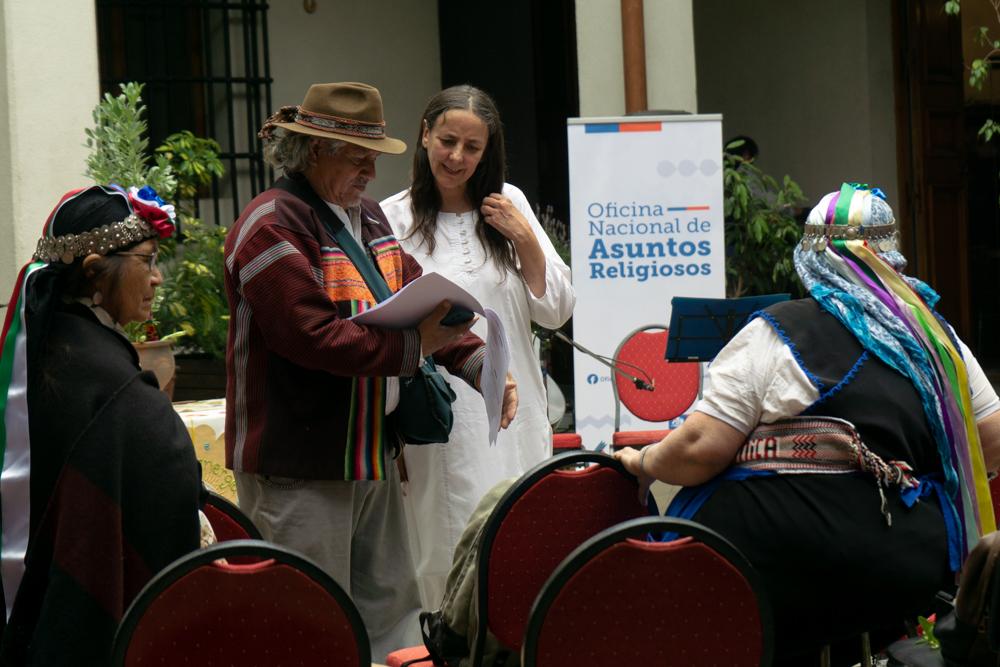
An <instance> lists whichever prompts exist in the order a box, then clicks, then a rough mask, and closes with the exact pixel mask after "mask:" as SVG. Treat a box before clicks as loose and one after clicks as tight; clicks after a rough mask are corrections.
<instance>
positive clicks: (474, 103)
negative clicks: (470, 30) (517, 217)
mask: <svg viewBox="0 0 1000 667" xmlns="http://www.w3.org/2000/svg"><path fill="white" fill-rule="evenodd" d="M452 109H464V110H465V111H471V112H472V113H474V114H475V115H476V116H477V117H478V118H479V119H480V120H481V121H483V123H484V124H485V125H486V130H487V132H488V135H487V140H486V148H485V150H484V151H483V157H482V159H481V160H480V161H479V164H478V165H477V166H476V171H475V172H474V173H473V174H472V176H470V177H469V180H468V181H467V182H466V184H465V192H466V194H467V195H468V196H469V200H470V201H471V202H472V204H473V206H475V215H476V236H478V237H479V240H480V241H481V242H482V244H483V247H484V248H485V249H486V255H487V257H491V258H493V260H494V261H495V262H496V263H497V265H498V266H499V267H500V268H502V269H504V270H506V271H508V272H515V271H517V262H516V259H515V254H514V244H513V243H511V241H510V239H508V238H507V237H506V236H504V235H503V234H501V233H500V232H499V231H497V230H496V229H494V228H493V227H492V226H490V225H489V224H487V222H486V220H484V219H483V214H482V212H481V211H480V210H479V206H480V205H481V204H482V201H483V199H484V198H485V197H486V196H488V195H491V194H493V193H494V192H500V191H501V190H502V189H503V183H504V180H505V178H506V175H507V153H506V149H505V148H504V140H503V125H502V124H501V123H500V113H499V112H498V111H497V105H496V103H494V102H493V98H491V97H490V96H489V95H488V94H486V93H485V92H484V91H482V90H480V89H479V88H476V87H474V86H468V85H464V86H452V87H451V88H445V89H444V90H442V91H441V92H440V93H438V94H437V95H435V96H434V97H432V98H431V99H430V100H429V101H428V102H427V108H426V109H424V113H423V115H422V116H421V117H420V129H419V130H418V132H417V141H416V147H415V148H414V151H413V182H412V184H411V185H410V209H411V211H412V212H413V223H414V224H413V229H412V230H411V231H410V234H409V236H414V235H417V236H418V237H419V238H420V239H422V240H423V242H424V243H425V244H426V245H427V252H428V253H429V254H433V253H434V245H435V243H434V229H435V228H436V227H437V215H438V212H439V211H440V210H441V194H440V193H439V192H438V189H437V185H436V184H435V183H434V175H433V174H431V165H430V160H429V158H428V157H427V149H426V148H424V146H423V141H422V139H423V135H424V128H425V127H426V128H427V130H428V131H430V130H431V129H433V128H434V124H435V123H437V120H438V118H439V117H440V116H441V114H443V113H444V112H445V111H450V110H452Z"/></svg>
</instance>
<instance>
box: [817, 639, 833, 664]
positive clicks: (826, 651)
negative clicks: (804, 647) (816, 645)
mask: <svg viewBox="0 0 1000 667" xmlns="http://www.w3.org/2000/svg"><path fill="white" fill-rule="evenodd" d="M819 667H830V645H829V644H827V645H826V646H824V647H823V649H822V650H821V651H820V652H819Z"/></svg>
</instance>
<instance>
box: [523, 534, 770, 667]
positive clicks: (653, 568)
mask: <svg viewBox="0 0 1000 667" xmlns="http://www.w3.org/2000/svg"><path fill="white" fill-rule="evenodd" d="M762 652H763V634H762V629H761V626H760V620H759V618H758V616H757V603H756V598H755V596H754V593H753V589H751V588H750V585H749V583H748V582H747V581H746V579H745V578H744V577H743V575H742V574H741V573H740V572H739V570H737V569H736V568H735V567H733V566H732V565H731V564H730V563H729V562H728V561H727V560H725V559H724V558H722V557H721V556H719V555H718V554H717V553H716V552H715V551H713V550H712V549H711V548H709V547H707V546H706V545H704V544H702V543H700V542H692V541H691V540H690V538H685V539H682V540H677V541H676V542H668V543H651V542H641V541H637V540H626V541H624V542H620V543H618V544H615V545H612V546H611V547H609V548H608V549H606V550H605V551H603V552H602V553H601V554H599V555H598V556H596V557H595V558H593V559H591V560H590V561H588V562H587V563H586V564H585V565H584V566H583V567H581V568H580V570H578V571H577V572H576V573H575V574H574V575H573V576H572V577H570V579H569V580H568V581H567V582H566V585H565V586H564V587H563V588H562V590H561V591H559V593H558V594H557V595H556V598H555V600H553V602H552V606H551V607H550V608H549V610H548V613H547V614H546V615H545V621H544V622H543V624H542V627H541V629H540V633H539V643H538V653H537V657H538V664H541V665H546V667H561V666H562V665H567V666H568V665H574V666H576V665H665V666H666V665H677V666H678V667H679V666H681V665H684V666H685V667H687V666H688V665H727V666H729V665H731V666H733V667H743V666H746V667H750V666H751V665H752V666H754V667H756V666H757V665H759V664H760V658H761V654H762Z"/></svg>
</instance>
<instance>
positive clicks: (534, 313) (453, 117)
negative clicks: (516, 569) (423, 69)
mask: <svg viewBox="0 0 1000 667" xmlns="http://www.w3.org/2000/svg"><path fill="white" fill-rule="evenodd" d="M505 172H506V157H505V151H504V139H503V128H502V126H501V123H500V117H499V114H498V112H497V109H496V105H495V104H494V102H493V100H492V99H491V98H490V97H489V95H487V94H486V93H485V92H483V91H481V90H479V89H477V88H474V87H472V86H454V87H451V88H447V89H445V90H443V91H441V92H440V93H438V94H437V95H435V96H434V97H432V98H431V100H430V101H429V102H428V104H427V108H426V109H425V110H424V114H423V117H422V119H421V124H420V135H419V137H418V141H417V144H416V149H415V154H414V157H413V182H412V184H411V185H410V187H409V188H408V189H406V190H404V191H402V192H400V193H398V194H396V195H393V196H392V197H389V198H388V199H386V200H385V201H383V202H382V210H383V211H385V214H386V216H387V217H388V218H389V221H390V222H391V223H392V227H393V231H394V232H395V234H396V236H397V237H398V238H399V240H400V242H401V243H402V244H403V247H404V249H405V250H406V251H407V252H409V253H410V254H412V255H413V256H414V257H415V258H416V259H417V260H418V261H419V262H420V264H421V265H422V266H423V268H424V272H425V273H428V272H431V271H434V272H437V273H440V274H442V275H444V276H446V277H447V278H448V279H450V280H452V281H454V282H455V283H457V284H459V285H461V286H462V287H463V288H465V289H466V290H468V291H469V292H470V293H471V294H472V295H473V296H475V297H476V298H477V299H479V301H480V303H482V304H483V305H484V306H487V307H489V308H492V309H493V310H495V311H496V312H497V313H498V314H499V315H500V318H501V320H502V321H503V324H504V327H505V328H506V330H507V335H508V337H509V338H510V353H511V366H510V372H511V374H512V375H513V376H514V378H515V379H516V380H517V389H518V398H519V405H518V411H517V416H516V418H515V419H514V421H513V423H512V424H511V425H510V427H509V428H507V429H506V430H503V431H501V432H500V435H499V437H498V440H497V444H496V445H495V446H493V447H491V446H490V445H489V434H488V432H487V419H486V408H485V406H484V405H483V400H482V397H481V396H480V395H479V394H477V393H476V392H475V391H472V390H471V389H468V388H467V387H466V386H465V385H464V383H462V382H457V381H456V382H451V386H452V388H453V389H454V390H455V392H456V393H457V394H458V400H456V401H455V404H454V412H455V425H454V428H453V429H452V432H451V440H450V441H449V442H448V443H447V444H446V445H428V446H422V447H407V448H406V450H405V452H404V457H405V460H406V468H407V472H408V476H409V488H408V490H407V495H406V498H405V502H406V510H407V519H408V524H409V529H410V540H411V542H412V545H413V553H414V558H415V559H416V561H417V562H416V566H417V575H418V578H419V582H420V593H421V598H422V602H423V605H424V608H425V609H436V608H437V607H438V605H439V604H440V602H441V596H442V595H443V593H444V586H445V580H446V578H447V575H448V570H449V568H450V566H451V559H452V553H453V552H454V549H455V544H456V543H457V542H458V538H459V536H460V535H461V533H462V529H463V528H464V527H465V524H466V522H467V521H468V519H469V516H470V515H471V514H472V510H473V509H475V507H476V504H477V503H478V502H479V499H480V498H481V497H482V496H483V494H485V493H486V491H488V490H489V489H490V488H491V487H492V486H494V485H495V484H496V483H497V482H499V481H501V480H503V479H507V478H510V477H515V476H519V475H521V474H523V473H524V472H525V471H527V470H528V469H530V468H531V467H532V466H534V465H535V464H537V463H539V462H540V461H542V460H544V459H545V458H547V457H548V456H550V455H551V453H552V433H551V428H550V426H549V421H548V415H547V411H546V397H545V385H544V382H543V379H542V374H541V369H540V368H539V363H538V358H537V356H536V354H535V352H534V348H533V346H532V340H531V323H532V322H537V323H538V324H539V325H541V326H543V327H546V328H550V329H554V328H557V327H559V326H560V325H562V324H563V323H564V322H565V321H566V320H567V319H569V317H570V315H572V313H573V304H574V303H575V301H576V297H575V295H574V293H573V286H572V284H571V282H570V272H569V267H567V266H566V264H565V263H564V262H563V261H562V259H560V258H559V255H558V254H557V253H556V251H555V248H554V247H553V246H552V242H551V241H550V240H549V238H548V236H546V234H545V232H544V231H543V230H542V227H541V225H540V224H539V223H538V220H537V219H536V218H535V215H534V214H533V213H532V210H531V207H530V206H529V204H528V201H527V199H526V198H525V196H524V194H523V193H522V192H521V191H520V190H518V189H517V188H516V187H514V186H513V185H510V184H509V183H505V182H504V175H505ZM473 331H475V332H476V333H477V334H479V335H480V336H482V337H484V338H485V336H486V322H485V320H480V321H479V322H477V323H476V325H475V326H474V327H473ZM442 371H443V369H442ZM443 372H444V371H443Z"/></svg>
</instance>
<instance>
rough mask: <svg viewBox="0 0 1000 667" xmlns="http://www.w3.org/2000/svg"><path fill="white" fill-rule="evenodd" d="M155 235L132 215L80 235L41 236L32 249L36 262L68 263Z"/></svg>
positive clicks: (154, 232) (141, 220)
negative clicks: (33, 249)
mask: <svg viewBox="0 0 1000 667" xmlns="http://www.w3.org/2000/svg"><path fill="white" fill-rule="evenodd" d="M154 236H158V234H157V232H156V230H155V229H153V227H152V226H150V225H149V224H148V223H147V222H146V221H145V220H143V219H142V218H140V217H139V216H138V215H136V214H135V213H132V214H131V215H129V216H128V217H127V218H125V219H124V220H122V221H120V222H113V223H111V224H109V225H103V226H101V227H96V228H94V229H91V230H88V231H86V232H82V233H80V234H63V235H61V236H53V237H47V236H44V237H42V238H41V239H39V240H38V246H37V247H36V248H35V256H34V260H35V261H36V262H49V263H52V262H57V261H61V262H62V263H63V264H72V263H73V260H74V259H76V258H77V257H86V256H87V255H90V254H92V253H96V254H98V255H107V254H108V253H110V252H113V251H115V250H117V249H118V248H124V247H125V246H127V245H131V244H133V243H135V242H137V241H142V240H145V239H150V238H153V237H154Z"/></svg>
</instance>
